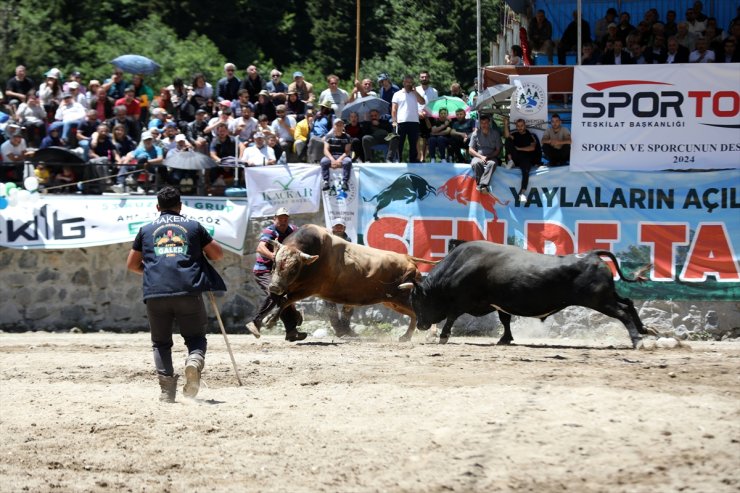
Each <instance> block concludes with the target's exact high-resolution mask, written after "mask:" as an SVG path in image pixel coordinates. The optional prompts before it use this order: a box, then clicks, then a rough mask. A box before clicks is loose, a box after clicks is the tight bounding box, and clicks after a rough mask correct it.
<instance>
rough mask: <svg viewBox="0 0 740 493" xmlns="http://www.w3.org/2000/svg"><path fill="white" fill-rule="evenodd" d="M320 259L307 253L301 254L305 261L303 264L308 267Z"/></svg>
mask: <svg viewBox="0 0 740 493" xmlns="http://www.w3.org/2000/svg"><path fill="white" fill-rule="evenodd" d="M318 259H319V256H318V255H309V254H307V253H303V252H301V260H303V263H304V264H306V265H311V264H312V263H314V262H316V261H317V260H318Z"/></svg>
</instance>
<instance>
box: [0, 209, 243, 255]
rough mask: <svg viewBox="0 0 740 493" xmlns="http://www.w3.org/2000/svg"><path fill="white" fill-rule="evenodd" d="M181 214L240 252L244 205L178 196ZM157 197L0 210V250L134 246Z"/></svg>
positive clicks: (154, 212)
mask: <svg viewBox="0 0 740 493" xmlns="http://www.w3.org/2000/svg"><path fill="white" fill-rule="evenodd" d="M182 203H183V207H182V211H181V213H182V214H183V215H184V216H186V217H189V218H190V219H195V220H196V221H198V222H200V223H201V224H202V225H203V226H204V227H205V228H206V230H207V231H208V233H209V234H210V235H211V236H213V238H214V239H215V240H216V241H217V242H218V243H219V244H220V245H221V246H222V247H223V248H224V249H226V250H229V251H230V252H233V253H239V254H242V253H244V251H243V250H244V238H245V236H246V232H247V202H246V200H245V199H230V198H227V197H193V198H190V197H182ZM157 216H159V212H158V211H157V198H156V197H154V196H151V197H113V196H111V197H107V196H94V195H86V196H84V197H81V196H74V195H72V196H70V195H66V196H65V195H41V196H40V199H39V201H37V202H34V203H32V204H30V203H29V204H24V205H19V206H15V207H7V208H6V209H2V210H0V246H3V247H6V248H23V249H27V248H29V249H39V250H40V249H61V248H83V247H90V246H100V245H112V244H115V243H125V242H129V241H133V240H134V237H135V236H136V234H137V233H138V232H139V228H141V226H143V225H144V224H146V223H149V222H151V221H153V220H154V219H155V218H156V217H157Z"/></svg>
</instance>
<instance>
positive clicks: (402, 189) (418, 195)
mask: <svg viewBox="0 0 740 493" xmlns="http://www.w3.org/2000/svg"><path fill="white" fill-rule="evenodd" d="M436 193H437V189H436V188H434V187H433V186H431V185H430V184H429V183H427V181H426V180H425V179H424V178H422V177H421V176H419V175H415V174H414V173H404V174H402V175H401V176H399V177H398V178H396V179H395V180H393V183H391V184H390V185H388V186H387V187H385V188H384V189H383V190H381V191H380V192H378V193H377V194H376V195H375V196H373V197H370V198H369V199H365V198H363V200H364V201H365V202H371V201H373V200H377V201H378V205H376V206H375V212H374V213H373V217H374V218H375V219H376V220H377V219H378V212H380V209H384V208H385V207H388V205H390V203H391V202H394V201H396V200H405V201H406V203H407V204H410V203H411V202H414V201H415V200H416V199H419V200H423V199H425V198H426V197H427V195H430V194H431V195H435V194H436Z"/></svg>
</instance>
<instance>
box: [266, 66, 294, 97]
mask: <svg viewBox="0 0 740 493" xmlns="http://www.w3.org/2000/svg"><path fill="white" fill-rule="evenodd" d="M282 76H283V73H282V72H280V71H279V70H278V69H276V68H274V69H272V72H270V80H269V81H268V82H267V84H265V89H266V90H267V92H268V93H269V95H270V99H271V100H272V102H273V104H275V105H279V104H285V101H287V99H288V84H286V83H285V82H283V81H282V80H280V78H281V77H282Z"/></svg>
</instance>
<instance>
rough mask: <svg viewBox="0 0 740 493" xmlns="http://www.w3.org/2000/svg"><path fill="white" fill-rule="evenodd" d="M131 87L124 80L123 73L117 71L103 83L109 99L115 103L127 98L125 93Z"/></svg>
mask: <svg viewBox="0 0 740 493" xmlns="http://www.w3.org/2000/svg"><path fill="white" fill-rule="evenodd" d="M128 86H129V84H128V82H126V81H125V80H124V79H123V71H122V70H120V69H116V70H114V71H113V75H111V76H110V78H109V79H105V80H104V81H103V85H102V86H101V87H102V88H103V89H105V90H106V91H107V92H108V97H109V98H111V99H112V100H113V101H116V100H118V99H121V98H122V97H124V96H125V93H124V91H125V90H126V88H127V87H128Z"/></svg>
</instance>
